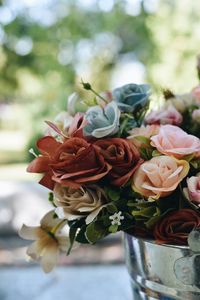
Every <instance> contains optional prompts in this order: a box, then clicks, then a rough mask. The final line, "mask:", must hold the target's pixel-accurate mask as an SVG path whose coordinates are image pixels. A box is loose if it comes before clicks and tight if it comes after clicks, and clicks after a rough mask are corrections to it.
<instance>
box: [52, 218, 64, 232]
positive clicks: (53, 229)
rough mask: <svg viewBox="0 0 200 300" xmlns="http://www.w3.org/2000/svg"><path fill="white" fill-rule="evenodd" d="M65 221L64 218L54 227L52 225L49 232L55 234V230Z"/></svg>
mask: <svg viewBox="0 0 200 300" xmlns="http://www.w3.org/2000/svg"><path fill="white" fill-rule="evenodd" d="M65 222H66V220H62V221H61V222H60V223H58V224H57V225H56V226H55V227H53V228H52V229H51V231H50V233H51V234H55V233H56V231H57V230H58V229H59V228H60V227H61V226H62V225H63V224H64V223H65Z"/></svg>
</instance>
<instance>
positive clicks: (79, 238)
mask: <svg viewBox="0 0 200 300" xmlns="http://www.w3.org/2000/svg"><path fill="white" fill-rule="evenodd" d="M86 228H87V226H86V225H84V226H82V227H81V229H80V230H79V231H78V233H77V236H76V241H77V242H78V243H80V244H89V242H88V240H87V239H86V236H85V232H86Z"/></svg>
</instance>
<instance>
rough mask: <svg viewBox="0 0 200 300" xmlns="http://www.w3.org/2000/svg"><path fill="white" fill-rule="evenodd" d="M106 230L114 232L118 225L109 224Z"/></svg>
mask: <svg viewBox="0 0 200 300" xmlns="http://www.w3.org/2000/svg"><path fill="white" fill-rule="evenodd" d="M108 231H109V232H110V233H116V232H117V231H118V225H111V226H110V227H109V228H108Z"/></svg>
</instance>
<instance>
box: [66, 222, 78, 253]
mask: <svg viewBox="0 0 200 300" xmlns="http://www.w3.org/2000/svg"><path fill="white" fill-rule="evenodd" d="M77 230H78V228H73V227H72V228H70V229H69V241H70V246H69V248H68V250H67V255H69V254H70V252H71V250H72V247H73V244H74V241H75V239H76V233H77Z"/></svg>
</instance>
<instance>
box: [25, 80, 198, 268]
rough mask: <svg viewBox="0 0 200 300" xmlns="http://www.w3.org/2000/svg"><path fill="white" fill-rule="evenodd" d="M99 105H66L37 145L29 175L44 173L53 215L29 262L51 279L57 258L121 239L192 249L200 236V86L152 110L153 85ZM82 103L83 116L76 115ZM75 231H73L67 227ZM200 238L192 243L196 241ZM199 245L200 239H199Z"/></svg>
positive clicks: (35, 230)
mask: <svg viewBox="0 0 200 300" xmlns="http://www.w3.org/2000/svg"><path fill="white" fill-rule="evenodd" d="M82 84H83V87H84V88H85V89H86V90H88V92H93V93H94V95H95V97H94V99H92V100H89V101H88V99H87V100H85V101H83V100H80V99H79V97H78V96H77V95H76V94H73V95H71V96H70V97H69V99H68V109H67V111H66V112H62V113H61V114H59V115H58V116H57V117H56V119H55V121H54V122H50V121H47V122H46V123H47V124H48V128H49V130H48V131H47V132H46V134H45V136H44V137H42V138H40V139H39V140H38V141H37V149H38V154H36V153H35V152H34V151H31V152H32V153H33V155H35V158H34V160H33V161H32V162H31V163H30V165H29V166H28V172H34V173H42V174H43V175H42V178H41V180H40V184H42V185H43V186H45V187H47V188H48V189H49V190H50V193H49V201H50V202H51V203H52V210H51V211H50V212H49V213H47V214H46V215H45V216H44V218H43V219H42V220H41V224H40V226H38V227H28V226H26V225H23V226H22V229H21V230H20V235H21V237H23V238H25V239H32V240H34V242H33V243H32V244H31V245H30V246H29V247H28V250H27V254H28V255H29V256H30V257H31V258H32V259H34V260H38V261H40V262H41V265H42V268H43V270H44V271H45V272H49V271H51V270H52V268H53V267H54V266H55V264H56V262H57V260H58V254H59V251H60V250H64V251H66V253H67V254H69V253H70V251H71V250H72V248H73V244H74V242H75V243H76V244H78V243H80V244H82V243H89V244H94V243H96V242H97V241H98V240H100V239H102V238H104V237H105V236H107V235H109V234H110V233H115V232H117V231H124V232H127V233H129V234H131V235H134V236H139V237H142V238H150V239H153V240H155V242H156V243H164V244H173V245H187V244H189V245H190V246H191V247H193V248H194V247H195V246H194V245H196V238H197V234H194V233H197V231H195V230H196V229H198V228H200V175H199V173H198V172H199V171H200V139H199V137H200V87H197V88H195V89H193V90H192V92H190V93H188V94H184V95H174V94H173V93H172V92H171V91H165V92H164V97H163V98H164V99H165V100H164V103H163V106H162V107H161V108H159V109H158V110H155V111H154V110H153V111H150V112H149V103H150V101H151V100H150V98H151V93H150V87H149V86H148V85H137V84H127V85H124V86H122V87H120V88H116V89H114V90H113V91H111V92H107V93H103V94H98V93H97V92H96V91H95V90H94V89H93V88H92V86H91V85H90V84H89V83H84V82H82ZM79 103H82V108H83V107H85V112H77V109H76V108H77V107H78V105H79ZM65 227H67V228H68V232H67V233H66V231H65V230H64V228H65ZM194 237H195V238H194ZM198 238H199V235H198Z"/></svg>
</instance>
